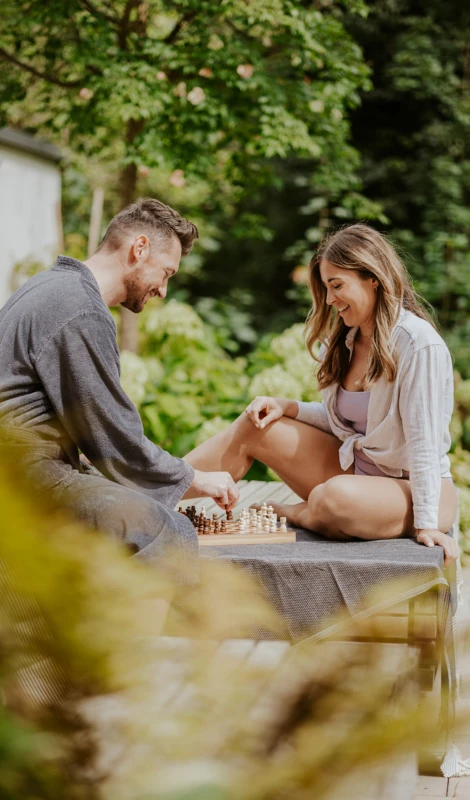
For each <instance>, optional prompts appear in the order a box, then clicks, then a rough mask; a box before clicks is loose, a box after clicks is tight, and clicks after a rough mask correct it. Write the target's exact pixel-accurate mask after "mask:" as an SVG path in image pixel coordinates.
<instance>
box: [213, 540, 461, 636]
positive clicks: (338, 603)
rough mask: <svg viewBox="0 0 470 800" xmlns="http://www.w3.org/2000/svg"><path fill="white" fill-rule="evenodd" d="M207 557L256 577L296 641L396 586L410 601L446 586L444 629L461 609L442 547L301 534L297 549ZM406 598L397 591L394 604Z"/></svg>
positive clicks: (247, 549) (268, 547)
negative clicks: (404, 586)
mask: <svg viewBox="0 0 470 800" xmlns="http://www.w3.org/2000/svg"><path fill="white" fill-rule="evenodd" d="M201 557H202V558H211V559H221V560H224V561H225V560H228V561H231V562H233V563H235V564H238V565H240V566H242V567H243V568H244V569H246V570H247V571H248V572H249V573H250V574H252V575H253V576H254V577H255V579H256V580H257V581H258V582H259V583H260V584H261V585H262V586H263V587H264V589H265V591H266V593H267V596H268V597H269V598H270V600H271V602H272V603H273V605H274V606H275V608H276V609H277V610H278V611H279V612H280V613H281V614H282V615H283V617H284V618H285V620H286V622H287V624H288V628H289V633H290V635H291V638H292V639H293V640H294V641H296V640H298V639H300V638H303V637H304V636H306V635H312V634H317V633H319V632H321V631H322V630H323V629H324V628H325V627H326V626H327V625H329V623H330V621H331V618H332V617H334V616H335V615H336V614H338V612H340V611H342V610H345V609H346V610H347V611H348V612H349V613H350V614H351V615H354V614H356V613H358V612H359V611H361V610H362V611H364V608H366V609H367V597H368V595H369V593H370V592H371V590H372V589H374V588H375V587H377V586H383V585H385V584H386V583H388V582H391V581H392V582H393V581H405V582H406V584H407V586H409V587H410V589H409V591H408V592H407V596H408V597H412V596H413V595H416V594H420V593H422V592H424V591H426V589H428V588H431V587H432V586H436V587H438V595H439V611H440V617H441V621H442V623H443V624H445V620H444V617H445V616H446V615H447V609H449V610H455V608H456V604H457V596H456V582H455V574H454V571H453V570H444V555H443V550H442V548H441V547H424V546H423V545H420V544H418V543H417V542H415V541H413V540H411V539H391V540H378V541H362V540H356V541H352V542H333V541H329V540H326V539H324V538H323V537H322V536H319V535H318V534H315V533H310V532H308V531H303V530H301V529H298V530H297V542H295V543H292V544H275V543H274V542H273V544H250V545H233V546H232V545H224V546H219V547H217V546H214V547H212V546H210V547H204V548H203V549H202V550H201ZM400 599H401V598H400V597H397V596H396V594H393V593H392V594H391V595H390V603H389V605H393V604H395V603H396V602H398V601H399V600H400ZM385 607H386V606H385ZM369 610H370V611H371V612H373V611H374V607H373V606H371V607H370V609H369Z"/></svg>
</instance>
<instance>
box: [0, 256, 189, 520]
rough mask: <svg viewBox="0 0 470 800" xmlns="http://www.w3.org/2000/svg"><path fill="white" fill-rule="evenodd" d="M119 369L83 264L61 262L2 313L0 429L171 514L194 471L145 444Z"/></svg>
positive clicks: (112, 335)
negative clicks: (83, 461) (88, 466)
mask: <svg viewBox="0 0 470 800" xmlns="http://www.w3.org/2000/svg"><path fill="white" fill-rule="evenodd" d="M119 371H120V365H119V350H118V347H117V344H116V326H115V324H114V321H113V318H112V316H111V314H110V312H109V310H108V308H107V306H106V305H105V303H104V301H103V298H102V297H101V294H100V291H99V288H98V284H97V282H96V280H95V278H94V276H93V274H92V272H91V271H90V270H89V269H88V267H86V266H85V264H83V263H82V262H80V261H77V260H75V259H73V258H68V257H66V256H59V258H58V259H57V263H56V265H55V266H54V267H53V268H52V269H51V270H49V271H47V272H43V273H40V274H39V275H36V276H35V277H34V278H31V279H30V280H29V281H28V282H27V283H25V285H24V286H22V287H21V288H20V289H18V291H17V292H15V294H14V295H13V296H12V297H11V298H10V299H9V300H8V302H7V303H6V305H5V306H4V307H3V308H2V309H1V311H0V418H1V421H2V423H3V424H5V425H7V426H8V427H10V426H12V427H13V428H15V429H18V430H19V431H20V432H22V435H24V436H26V439H27V441H28V442H29V443H30V446H32V447H33V449H34V450H35V452H37V454H38V456H39V457H40V458H42V459H57V458H60V459H61V460H63V461H66V462H68V463H69V464H70V465H71V466H72V467H75V468H78V467H79V458H78V448H80V450H81V451H82V452H83V453H84V454H85V455H86V456H87V457H88V458H89V459H90V461H91V463H92V464H94V465H95V466H96V467H97V468H98V469H99V470H100V472H102V474H103V475H105V476H106V477H107V478H109V479H110V480H112V481H115V482H116V483H119V484H121V485H124V486H128V487H131V488H133V489H137V490H138V491H140V492H143V493H145V494H147V495H150V496H151V497H153V498H154V499H155V500H158V501H159V502H161V503H164V504H165V505H167V506H169V507H172V506H174V504H175V503H177V502H178V500H179V499H180V498H181V497H182V496H183V494H184V493H185V492H186V490H187V489H188V487H189V485H190V484H191V482H192V480H193V476H194V472H193V470H192V468H191V467H190V466H189V465H187V464H185V462H184V461H182V460H181V459H179V458H174V457H173V456H171V455H170V454H169V453H167V452H165V450H162V449H161V448H160V447H157V446H156V445H155V444H153V443H152V442H150V441H149V439H147V438H146V437H145V436H144V433H143V429H142V423H141V420H140V417H139V414H138V412H137V409H136V408H135V406H134V405H133V404H132V402H131V401H130V400H129V398H128V397H127V395H126V394H125V392H124V391H123V390H122V388H121V385H120V381H119ZM36 472H37V470H36Z"/></svg>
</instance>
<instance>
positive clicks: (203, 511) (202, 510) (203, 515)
mask: <svg viewBox="0 0 470 800" xmlns="http://www.w3.org/2000/svg"><path fill="white" fill-rule="evenodd" d="M205 516H206V507H205V506H201V517H205Z"/></svg>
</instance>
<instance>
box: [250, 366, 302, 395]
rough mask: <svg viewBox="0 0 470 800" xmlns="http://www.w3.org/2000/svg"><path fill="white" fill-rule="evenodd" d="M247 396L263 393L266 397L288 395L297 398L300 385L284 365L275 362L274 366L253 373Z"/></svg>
mask: <svg viewBox="0 0 470 800" xmlns="http://www.w3.org/2000/svg"><path fill="white" fill-rule="evenodd" d="M248 392H249V396H250V397H256V396H258V395H265V396H268V397H290V398H291V399H293V400H299V399H300V397H301V396H302V387H301V385H300V383H299V381H298V380H296V378H294V377H293V375H291V374H290V373H289V372H287V370H286V369H285V368H284V367H281V365H280V364H276V366H275V367H268V368H267V369H263V370H262V371H261V372H259V373H258V375H255V377H254V378H253V380H252V381H251V383H250V386H249V389H248Z"/></svg>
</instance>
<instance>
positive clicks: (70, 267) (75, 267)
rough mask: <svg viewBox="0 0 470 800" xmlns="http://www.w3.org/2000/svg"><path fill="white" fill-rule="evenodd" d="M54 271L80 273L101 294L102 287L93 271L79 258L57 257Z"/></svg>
mask: <svg viewBox="0 0 470 800" xmlns="http://www.w3.org/2000/svg"><path fill="white" fill-rule="evenodd" d="M52 269H60V270H67V271H68V272H79V273H80V274H81V275H83V277H84V278H86V279H87V280H89V281H90V282H91V283H92V284H93V286H94V287H95V288H96V289H97V291H98V292H99V294H100V295H101V292H100V287H99V286H98V281H97V280H96V278H95V276H94V275H93V273H92V271H91V269H89V268H88V267H87V265H86V264H84V263H83V261H79V260H78V258H71V257H70V256H61V255H60V256H57V261H56V263H55V264H54V266H53V267H52Z"/></svg>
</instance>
